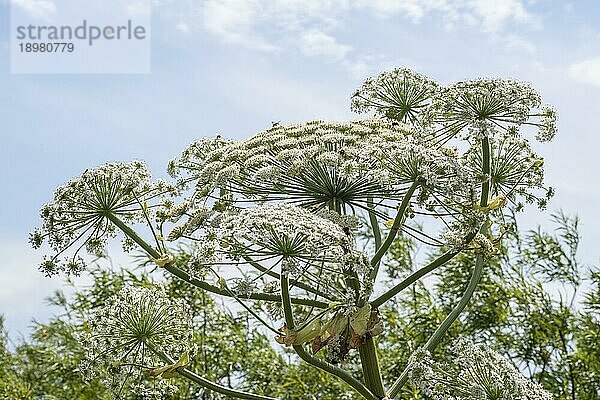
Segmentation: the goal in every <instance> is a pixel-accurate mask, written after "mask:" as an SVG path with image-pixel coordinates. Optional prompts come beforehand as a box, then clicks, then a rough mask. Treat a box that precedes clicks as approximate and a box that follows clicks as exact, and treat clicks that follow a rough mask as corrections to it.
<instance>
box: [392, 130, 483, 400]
mask: <svg viewBox="0 0 600 400" xmlns="http://www.w3.org/2000/svg"><path fill="white" fill-rule="evenodd" d="M481 151H482V161H483V162H482V172H483V174H484V175H485V176H486V177H487V178H488V179H486V180H485V181H484V182H483V183H482V184H481V199H480V201H479V206H480V207H481V208H485V207H487V205H488V199H489V193H490V179H491V178H490V171H491V154H490V153H491V149H490V141H489V139H488V138H487V137H484V138H483V139H482V140H481ZM487 230H488V223H487V221H486V223H484V224H483V225H482V226H481V229H480V230H479V232H481V233H485V232H487ZM483 266H484V256H483V255H478V256H477V258H476V260H475V268H474V269H473V273H472V274H471V278H470V280H469V284H468V285H467V289H466V290H465V292H464V293H463V296H462V297H461V299H460V301H459V302H458V304H457V305H456V306H455V307H454V308H453V309H452V311H451V312H450V314H448V316H447V317H446V319H444V321H443V322H442V324H441V325H440V326H439V327H438V328H437V329H436V330H435V332H434V333H433V335H431V337H430V338H429V340H428V341H427V343H426V344H425V348H426V349H427V350H429V351H432V350H433V349H435V347H436V346H437V345H438V344H439V342H440V341H441V340H442V337H443V336H444V334H445V333H446V331H447V330H448V328H450V326H451V325H452V323H453V322H454V321H456V319H457V318H458V317H459V315H460V314H461V313H462V312H463V310H464V309H465V307H466V306H467V304H469V301H470V300H471V297H473V294H474V293H475V288H476V287H477V284H478V283H479V281H480V279H481V275H482V273H483ZM408 367H409V366H407V367H406V368H404V371H403V372H402V374H401V375H400V377H398V379H396V381H395V382H394V383H393V384H392V386H391V387H390V390H389V395H390V398H392V399H393V398H395V397H396V396H397V395H398V393H399V392H400V389H401V388H402V386H403V385H404V384H405V383H406V381H408Z"/></svg>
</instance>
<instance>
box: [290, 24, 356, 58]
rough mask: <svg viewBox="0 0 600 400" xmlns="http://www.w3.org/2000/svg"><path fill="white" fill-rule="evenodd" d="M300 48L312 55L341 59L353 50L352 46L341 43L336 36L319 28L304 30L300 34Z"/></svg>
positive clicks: (304, 52)
mask: <svg viewBox="0 0 600 400" xmlns="http://www.w3.org/2000/svg"><path fill="white" fill-rule="evenodd" d="M299 42H300V49H301V51H302V53H303V54H305V55H307V56H310V57H319V56H321V57H325V58H327V59H330V60H332V61H340V60H343V59H344V58H346V55H347V54H348V53H349V52H350V51H351V50H352V47H350V46H348V45H345V44H341V43H339V42H338V41H337V40H336V38H334V37H333V36H330V35H328V34H326V33H325V32H322V31H320V30H318V29H311V30H308V31H306V32H303V33H302V34H301V36H300V41H299Z"/></svg>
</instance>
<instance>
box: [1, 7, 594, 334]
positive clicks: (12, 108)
mask: <svg viewBox="0 0 600 400" xmlns="http://www.w3.org/2000/svg"><path fill="white" fill-rule="evenodd" d="M129 1H131V2H132V3H134V2H135V1H136V0H129ZM13 6H14V7H20V8H22V9H23V10H27V11H28V12H30V13H32V15H34V16H36V17H38V18H41V19H43V18H44V17H45V16H46V15H48V14H51V13H52V12H53V6H54V3H53V1H52V0H13ZM598 21H600V2H597V1H594V0H588V1H584V0H581V1H550V0H545V1H544V0H537V1H527V0H456V1H451V0H371V1H369V0H357V1H341V0H340V1H335V0H321V1H319V0H291V1H285V0H272V1H266V0H265V1H262V0H232V1H228V0H222V1H212V0H205V1H191V0H180V1H175V0H155V1H154V2H153V10H152V73H150V74H146V75H11V74H10V60H9V25H10V23H9V22H10V4H9V1H8V0H0V140H1V142H0V143H1V145H0V167H1V172H0V187H1V188H2V189H1V193H2V195H1V197H0V199H1V200H0V201H1V207H0V221H1V223H0V260H2V263H0V313H3V314H5V315H6V317H7V323H6V325H7V328H8V329H9V330H10V332H11V334H12V335H13V336H15V335H17V334H18V332H27V326H28V325H29V321H30V320H31V318H33V317H35V318H38V319H41V320H43V319H44V318H47V316H48V315H49V312H50V311H49V309H48V308H47V306H46V305H45V304H44V302H43V298H44V297H46V296H48V295H49V294H50V293H51V291H52V290H54V289H56V288H59V287H60V286H61V285H62V281H61V280H60V279H57V278H53V279H48V278H45V277H43V276H42V275H41V274H40V273H39V272H38V271H37V263H38V262H39V258H40V257H41V255H40V254H37V253H36V252H34V251H32V250H30V249H29V247H28V245H27V233H28V232H29V231H31V230H32V229H33V228H34V227H35V226H37V225H38V209H39V207H40V206H41V205H42V204H43V203H44V202H46V201H48V200H49V199H50V198H51V195H52V192H53V190H54V188H55V187H56V186H58V185H60V184H61V183H63V182H64V181H66V180H68V179H69V178H70V177H72V176H75V175H78V174H79V173H80V172H81V171H83V170H85V169H86V168H88V167H91V166H95V165H98V164H101V163H104V162H107V161H117V160H120V161H127V160H131V159H134V158H139V159H144V160H145V161H147V162H148V164H149V165H150V167H151V169H152V170H153V172H154V174H155V176H165V172H164V171H165V167H166V163H167V161H168V160H169V159H170V158H172V157H173V156H175V155H176V154H178V153H179V151H181V150H182V149H183V148H184V147H185V146H186V145H187V144H188V143H190V142H191V141H193V140H194V139H197V138H199V137H201V136H213V135H215V134H216V133H217V132H219V133H221V134H222V135H223V136H226V137H231V138H244V137H248V136H249V135H252V134H253V133H256V132H258V131H259V130H262V129H264V128H266V127H268V126H270V125H271V121H282V123H287V122H299V121H304V120H308V119H317V118H318V119H334V120H342V119H348V118H356V116H355V115H354V114H352V113H351V112H350V111H349V103H350V101H349V97H350V94H351V93H352V92H353V90H354V89H355V88H357V87H358V85H360V83H361V82H362V80H364V79H365V78H366V77H368V76H371V75H374V74H377V73H378V72H381V71H383V70H386V69H390V68H392V67H394V66H407V67H410V68H413V69H415V70H417V71H419V72H421V73H424V74H426V75H429V76H430V77H432V78H434V79H436V80H438V81H439V82H442V83H450V82H452V81H456V80H464V79H472V78H477V77H502V78H515V79H519V80H524V81H529V82H531V83H532V84H533V86H534V87H535V88H536V89H538V90H539V91H540V93H541V94H542V96H543V98H544V101H545V102H547V103H550V104H552V105H554V106H555V107H556V108H557V111H558V114H559V134H558V136H557V138H556V139H555V140H554V141H553V142H552V143H550V144H545V145H543V146H536V148H537V149H538V150H539V152H540V153H541V154H542V155H543V156H545V157H546V169H547V181H548V183H549V184H550V185H552V186H554V187H556V191H557V195H556V196H555V198H554V199H553V201H552V202H551V204H550V206H549V211H548V212H546V213H538V212H529V213H527V214H525V215H523V216H522V219H521V221H522V224H521V225H522V228H532V227H534V226H535V224H537V223H542V224H546V221H547V220H548V219H549V218H548V217H549V213H550V211H552V210H557V209H558V208H562V209H563V210H564V211H566V212H567V213H570V214H575V213H577V214H579V215H580V217H581V218H582V222H583V225H582V233H583V236H584V238H583V239H584V240H583V243H582V249H581V250H582V251H581V255H582V259H583V260H584V261H585V262H588V263H598V261H599V257H598V249H597V243H598V242H599V240H600V227H599V226H598V224H597V223H596V222H595V221H599V220H600V207H598V204H600V188H599V187H598V183H599V179H598V173H597V171H598V164H597V162H598V155H597V153H596V150H597V149H598V148H600V135H599V134H598V132H597V125H598V123H597V121H596V118H597V116H598V115H600V23H599V22H598Z"/></svg>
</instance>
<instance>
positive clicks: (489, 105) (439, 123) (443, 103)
mask: <svg viewBox="0 0 600 400" xmlns="http://www.w3.org/2000/svg"><path fill="white" fill-rule="evenodd" d="M549 110H551V109H549V108H543V109H542V108H541V98H540V95H539V94H538V93H537V92H536V91H535V90H533V89H532V88H531V86H530V85H528V84H526V83H522V82H517V81H513V80H503V79H476V80H472V81H464V82H458V83H455V84H452V85H449V86H446V87H443V88H440V89H438V90H437V91H436V94H435V95H434V97H433V101H432V103H431V106H430V107H429V108H428V109H427V111H426V113H425V114H426V116H425V121H426V123H427V124H430V125H433V128H434V130H435V135H436V136H438V137H439V138H440V140H442V141H446V140H448V139H449V138H451V137H453V136H455V135H457V134H459V133H463V134H464V129H465V128H468V129H467V130H468V131H469V135H467V137H474V136H476V137H482V136H486V137H489V136H493V135H495V134H496V132H502V133H511V134H516V133H517V130H516V129H518V128H519V127H521V126H523V125H529V126H534V127H536V128H537V129H538V134H537V135H536V137H537V138H538V139H539V140H544V141H547V140H550V139H551V138H552V137H553V136H554V134H555V132H556V115H555V114H554V113H553V112H551V111H549Z"/></svg>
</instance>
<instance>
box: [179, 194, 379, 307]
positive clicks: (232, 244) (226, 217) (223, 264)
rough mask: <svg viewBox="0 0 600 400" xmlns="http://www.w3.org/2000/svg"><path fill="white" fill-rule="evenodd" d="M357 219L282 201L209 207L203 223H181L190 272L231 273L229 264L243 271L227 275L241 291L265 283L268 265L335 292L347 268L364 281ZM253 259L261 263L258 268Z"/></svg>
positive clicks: (244, 293) (271, 269)
mask: <svg viewBox="0 0 600 400" xmlns="http://www.w3.org/2000/svg"><path fill="white" fill-rule="evenodd" d="M194 215H195V214H192V216H191V217H190V218H195V217H194ZM357 224H358V221H357V220H356V218H353V217H350V216H344V217H342V216H340V215H339V214H337V213H336V212H334V211H327V212H325V211H321V212H318V213H315V212H313V211H311V210H309V209H306V208H303V207H299V206H295V205H291V204H286V203H281V204H265V205H261V206H257V207H250V208H243V209H237V210H236V209H230V210H227V211H224V212H214V211H213V212H212V214H211V218H208V219H205V220H203V223H202V224H199V225H195V226H194V227H193V228H192V227H191V225H190V223H189V221H185V222H184V223H183V225H181V226H183V227H186V228H184V230H186V232H188V235H187V236H186V238H188V239H191V240H192V241H193V242H194V244H195V245H194V246H193V247H192V248H193V249H194V250H193V251H194V253H193V254H192V256H191V258H190V262H189V263H188V264H189V265H188V266H189V267H190V270H191V272H197V273H199V272H200V271H201V270H208V269H210V268H213V267H214V268H228V270H229V271H230V272H229V273H228V274H227V275H228V276H230V275H231V274H232V273H233V270H234V268H230V267H231V266H232V265H235V266H237V267H238V269H239V268H241V269H242V272H243V273H244V276H242V277H240V278H235V277H234V278H230V279H229V282H230V283H228V286H230V287H231V288H232V289H234V291H235V292H236V293H238V292H239V293H238V294H239V295H240V296H241V297H248V296H249V295H250V294H251V293H254V292H258V291H259V285H258V280H259V279H262V280H263V283H262V284H261V285H260V286H263V284H264V280H265V279H267V278H268V277H269V275H268V273H267V272H265V270H268V272H274V273H277V274H286V275H288V276H289V277H290V278H291V279H293V281H294V282H304V283H305V284H307V285H310V286H312V287H315V288H316V287H319V288H320V290H322V291H323V292H324V293H327V294H329V295H331V296H332V297H335V298H338V297H339V296H338V295H336V292H335V290H338V291H340V290H342V288H343V286H344V285H343V284H342V282H343V278H344V273H345V271H346V272H347V271H353V272H355V273H356V274H357V275H358V278H359V281H360V282H361V283H364V284H365V285H368V284H367V282H366V279H365V277H366V276H367V275H368V272H369V265H368V263H366V264H365V261H364V259H365V257H364V256H363V255H362V253H360V252H358V251H357V250H356V249H354V242H353V236H352V231H353V230H354V229H355V228H356V227H357ZM181 229H182V228H180V227H175V228H174V230H175V231H180V230H181ZM257 265H263V266H264V267H263V269H256V268H257ZM363 289H364V290H370V289H367V288H363ZM338 294H339V292H338Z"/></svg>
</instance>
